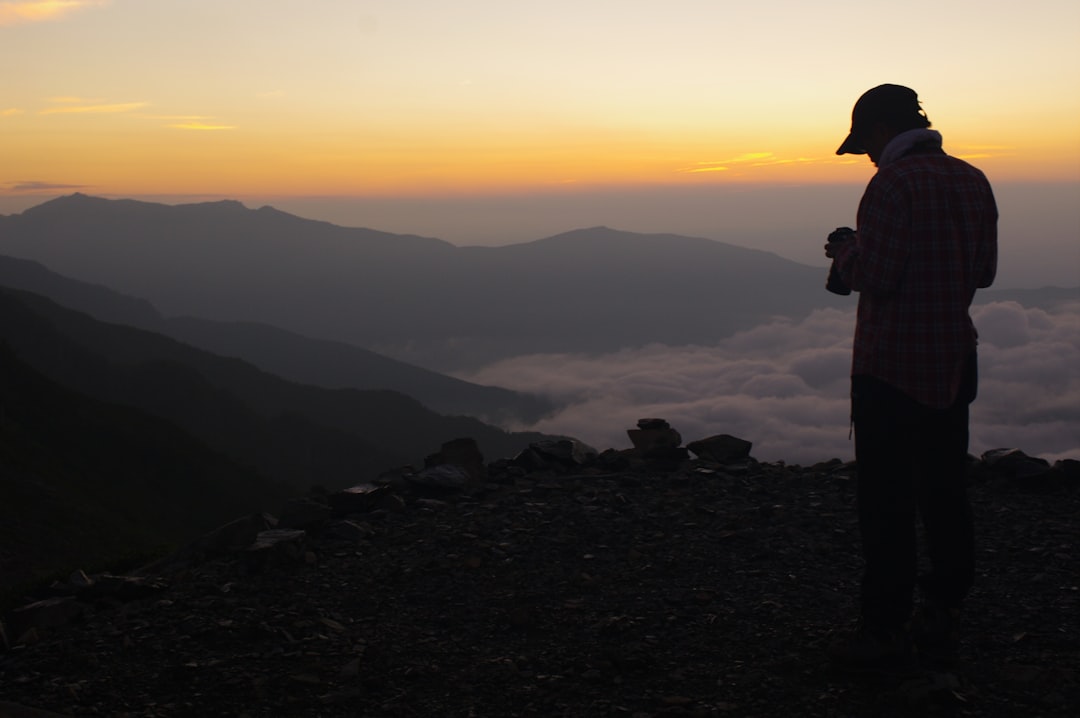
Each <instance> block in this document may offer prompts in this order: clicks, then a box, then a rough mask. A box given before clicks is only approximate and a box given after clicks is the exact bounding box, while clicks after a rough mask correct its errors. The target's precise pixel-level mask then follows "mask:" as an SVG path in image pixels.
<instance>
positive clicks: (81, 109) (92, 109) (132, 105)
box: [38, 102, 149, 115]
mask: <svg viewBox="0 0 1080 718" xmlns="http://www.w3.org/2000/svg"><path fill="white" fill-rule="evenodd" d="M147 104H149V103H146V102H121V103H115V104H108V105H70V106H65V107H50V108H48V109H46V110H41V111H40V112H39V113H38V114H39V115H83V114H87V115H111V114H119V113H124V112H133V111H135V110H139V109H142V108H143V107H146V106H147Z"/></svg>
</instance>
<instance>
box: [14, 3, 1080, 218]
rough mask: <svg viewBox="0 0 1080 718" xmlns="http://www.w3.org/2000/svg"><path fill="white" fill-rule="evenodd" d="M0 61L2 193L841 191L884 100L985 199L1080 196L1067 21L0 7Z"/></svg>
mask: <svg viewBox="0 0 1080 718" xmlns="http://www.w3.org/2000/svg"><path fill="white" fill-rule="evenodd" d="M0 63H2V66H3V67H4V68H5V77H4V86H3V94H2V95H0V137H2V138H3V140H2V145H0V168H2V169H0V172H2V173H3V174H2V176H0V188H2V191H3V192H4V193H5V194H7V195H15V196H23V197H25V196H26V195H34V194H38V195H41V194H48V193H53V194H55V193H56V192H57V191H60V192H64V191H66V190H70V189H79V190H82V191H87V192H88V193H92V194H101V195H106V196H148V195H157V196H183V195H191V196H228V197H232V198H237V199H243V198H245V197H279V198H295V197H326V196H330V197H368V198H370V197H401V196H417V195H421V194H426V195H436V196H466V197H468V196H475V195H479V194H485V193H495V194H500V195H507V194H510V195H513V194H520V193H535V192H540V191H544V190H559V189H566V188H567V187H568V186H572V187H575V188H582V189H589V188H596V187H610V186H618V187H625V186H642V185H680V186H691V187H693V186H702V185H705V186H708V185H714V184H716V183H810V184H814V183H822V182H833V183H851V182H855V183H862V182H865V180H866V178H867V176H868V172H867V163H866V160H865V158H862V157H851V156H843V157H838V156H836V155H835V154H834V151H835V148H836V147H837V146H838V145H839V143H840V141H841V140H842V138H843V135H844V134H845V130H846V129H847V126H848V122H849V117H850V108H851V106H852V104H853V102H854V100H855V99H856V98H857V96H858V95H859V94H860V93H861V92H862V91H864V90H865V89H868V88H869V87H872V86H874V85H876V84H879V83H881V82H897V83H901V84H907V85H910V86H912V87H914V88H916V89H917V91H918V92H919V93H920V97H921V98H922V100H923V102H924V106H925V107H926V109H927V111H928V113H929V115H930V117H931V119H932V120H933V121H934V123H935V126H937V127H939V128H940V129H942V130H943V132H945V133H946V139H947V143H948V146H949V148H950V149H951V150H952V152H953V153H954V154H957V155H958V156H961V157H965V158H970V159H971V160H972V161H973V162H977V163H978V164H979V165H980V166H981V167H983V168H984V169H985V170H986V171H987V172H988V174H990V175H991V177H992V179H994V180H998V181H1032V180H1035V181H1078V180H1080V119H1078V118H1080V90H1077V88H1080V4H1077V3H1076V2H1074V1H1073V0H1030V1H1029V2H1027V3H1024V4H1023V5H1022V6H1020V5H1018V4H1017V3H1016V2H1015V1H1013V0H1010V1H1009V2H1003V1H1001V0H952V1H950V2H944V3H942V2H926V1H924V0H913V1H911V2H908V3H905V4H904V6H903V9H902V10H901V9H899V8H897V7H896V6H895V5H890V4H886V3H865V2H854V1H837V0H832V1H824V2H818V3H806V2H802V1H801V0H760V1H758V2H754V3H723V2H715V1H714V0H664V2H660V1H659V0H648V1H644V0H584V1H583V0H574V1H572V2H571V1H569V0H548V1H547V2H543V3H525V2H507V1H506V0H458V1H457V2H453V3H449V2H437V1H435V0H369V1H363V0H228V2H222V1H221V0H0Z"/></svg>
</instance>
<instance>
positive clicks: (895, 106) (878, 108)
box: [836, 85, 930, 155]
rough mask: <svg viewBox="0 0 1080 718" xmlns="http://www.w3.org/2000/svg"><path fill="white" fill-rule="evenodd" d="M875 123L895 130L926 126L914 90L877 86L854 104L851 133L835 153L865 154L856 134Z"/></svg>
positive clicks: (926, 122) (924, 115) (901, 87)
mask: <svg viewBox="0 0 1080 718" xmlns="http://www.w3.org/2000/svg"><path fill="white" fill-rule="evenodd" d="M878 121H885V122H887V123H889V124H890V125H891V126H893V127H897V128H909V127H929V126H930V120H929V119H928V118H927V117H926V113H924V112H923V110H922V107H921V106H920V105H919V96H918V95H917V94H915V90H912V89H911V88H910V87H904V86H903V85H878V86H877V87H874V88H872V89H870V90H867V91H866V92H864V93H863V94H862V97H860V98H859V100H858V101H857V102H856V103H855V107H854V108H853V109H852V110H851V131H850V132H849V133H848V136H847V137H846V138H845V139H844V142H843V144H841V145H840V148H839V149H838V150H836V154H838V155H865V154H866V148H865V147H863V146H862V140H860V139H859V133H860V132H863V131H865V130H867V129H869V128H870V126H871V125H873V123H875V122H878Z"/></svg>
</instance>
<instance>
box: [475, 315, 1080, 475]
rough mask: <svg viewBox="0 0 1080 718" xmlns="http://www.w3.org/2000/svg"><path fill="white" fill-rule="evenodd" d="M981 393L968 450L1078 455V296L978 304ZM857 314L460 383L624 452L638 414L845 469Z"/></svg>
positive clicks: (687, 434)
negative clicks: (1042, 303)
mask: <svg viewBox="0 0 1080 718" xmlns="http://www.w3.org/2000/svg"><path fill="white" fill-rule="evenodd" d="M972 318H973V320H974V321H975V325H976V327H978V330H979V374H980V379H979V395H978V397H977V398H976V400H975V402H974V403H973V404H972V408H971V443H970V447H969V449H970V452H971V453H972V454H974V455H976V456H981V455H982V454H983V453H984V452H986V451H989V450H991V449H999V448H1019V449H1021V450H1022V451H1024V452H1025V453H1026V454H1028V455H1029V456H1037V457H1041V458H1044V459H1046V460H1048V461H1051V462H1053V461H1056V460H1058V459H1065V458H1071V459H1080V431H1078V430H1077V428H1078V427H1080V371H1078V370H1077V367H1080V296H1078V297H1077V301H1076V302H1075V303H1073V304H1072V305H1065V306H1064V307H1062V308H1060V309H1059V310H1057V311H1055V312H1046V311H1044V310H1041V309H1033V308H1027V307H1023V306H1021V305H1019V304H1017V303H1016V302H994V303H990V304H984V305H977V306H975V307H973V308H972ZM854 321H855V313H854V310H853V309H852V310H846V311H841V310H836V309H826V310H819V311H815V312H814V313H813V314H811V315H810V316H809V317H807V318H806V319H805V320H803V321H800V322H793V321H789V320H778V321H776V322H773V323H769V324H763V325H761V326H758V327H755V328H753V329H751V330H749V331H746V332H741V333H739V334H736V335H734V336H732V337H730V338H729V339H726V340H723V341H721V342H719V343H717V344H715V345H712V346H698V347H669V346H664V345H659V344H657V345H653V346H648V347H643V348H638V349H626V350H623V351H620V352H615V353H612V354H606V355H602V356H584V355H551V354H545V355H533V356H522V357H515V358H512V359H508V360H505V361H502V362H498V363H496V364H492V365H490V366H487V367H483V368H481V369H479V370H476V371H472V372H462V373H459V374H458V375H459V376H460V377H461V378H464V379H468V380H470V381H475V382H478V383H482V384H495V385H498V386H505V387H508V388H511V389H518V390H522V391H538V392H541V393H544V394H547V395H549V396H552V397H555V398H557V399H560V400H562V401H566V402H570V404H569V406H568V407H566V408H565V409H563V410H561V411H560V412H558V413H557V414H555V415H553V416H551V417H548V418H546V419H544V420H543V421H541V422H539V423H537V424H533V425H530V426H520V427H515V428H522V429H524V428H532V429H536V430H539V431H546V432H551V433H561V434H564V435H569V436H573V437H575V438H578V439H580V440H581V441H584V442H585V443H586V444H589V445H590V446H592V447H593V448H595V449H597V450H599V451H603V450H605V449H610V448H613V449H628V448H630V447H631V443H630V440H629V438H628V437H627V434H626V430H627V429H633V428H635V426H636V425H637V421H638V420H639V419H643V418H646V417H659V418H663V419H666V420H667V421H668V422H669V423H670V424H671V426H672V427H673V428H675V430H676V431H678V432H679V433H680V435H681V436H682V439H683V444H684V445H685V444H688V443H689V442H691V441H695V440H697V439H704V438H706V437H709V436H713V435H716V434H731V435H733V436H737V437H739V438H742V439H745V440H747V441H750V442H752V443H753V449H752V450H751V455H752V456H753V457H754V458H756V459H758V460H759V461H770V462H775V461H786V462H787V463H790V464H801V465H812V464H815V463H817V462H820V461H827V460H829V459H832V458H840V459H843V460H845V461H850V460H852V459H853V458H854V451H855V446H854V443H853V442H852V441H851V439H850V438H849V434H848V429H849V425H848V417H849V412H850V402H849V400H848V396H849V387H850V379H849V373H850V372H849V369H850V367H851V330H852V325H853V323H854Z"/></svg>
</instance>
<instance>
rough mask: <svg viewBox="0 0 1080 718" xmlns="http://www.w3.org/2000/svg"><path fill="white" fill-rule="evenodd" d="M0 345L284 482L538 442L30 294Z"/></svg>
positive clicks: (5, 323) (4, 293) (6, 301)
mask: <svg viewBox="0 0 1080 718" xmlns="http://www.w3.org/2000/svg"><path fill="white" fill-rule="evenodd" d="M0 338H3V339H6V340H7V341H8V342H9V343H10V344H11V346H12V348H13V349H14V350H15V351H16V352H17V353H18V354H19V355H20V356H21V357H22V358H23V360H24V361H26V362H28V363H30V364H32V365H33V366H35V367H36V368H37V369H38V370H40V371H42V372H43V373H45V374H46V375H47V376H49V377H51V378H52V379H53V380H55V381H57V382H59V383H61V384H64V385H65V386H69V387H72V388H74V389H76V390H78V391H81V392H84V393H86V394H87V395H90V396H94V397H96V398H99V399H102V400H105V401H110V402H116V403H122V404H126V405H129V406H133V407H137V408H140V409H142V410H144V411H147V412H149V413H152V414H155V415H157V416H161V417H163V418H167V419H169V420H170V421H173V422H175V423H176V424H177V425H179V426H181V427H182V428H184V429H185V430H187V431H188V432H190V433H191V434H192V435H193V436H195V437H197V438H198V439H200V440H201V441H204V442H205V443H207V445H209V446H211V447H214V448H215V449H217V450H219V451H222V452H223V453H226V454H228V455H230V456H232V457H234V458H235V459H236V460H237V461H240V462H242V463H244V464H246V465H250V466H253V467H255V468H256V469H258V470H259V471H260V473H263V474H264V475H266V476H268V477H271V478H275V479H278V480H282V481H286V482H290V483H293V482H296V483H319V484H323V485H326V486H330V487H342V486H348V485H351V484H354V483H358V482H362V481H365V480H369V479H370V478H371V477H372V476H374V475H377V474H378V473H381V472H382V471H385V470H386V469H388V468H390V467H393V466H397V465H401V464H416V463H420V462H422V460H423V458H424V457H425V456H426V455H427V454H428V453H430V452H431V451H433V450H435V449H437V448H438V447H439V446H440V445H441V444H442V443H443V442H445V441H448V440H450V439H453V438H456V437H459V436H471V437H474V438H475V439H476V440H477V442H478V444H479V445H480V447H481V450H482V451H483V452H484V454H485V456H487V457H489V458H499V457H502V456H510V455H513V454H516V453H517V452H518V451H520V450H521V449H523V448H525V447H527V446H528V444H529V443H530V442H531V441H535V440H537V439H538V438H540V436H539V435H537V434H511V433H507V432H504V431H502V430H500V429H497V428H494V427H491V426H488V425H485V424H483V423H481V422H479V421H477V420H475V419H470V418H467V417H445V416H440V415H438V414H435V413H433V412H431V411H430V410H428V409H425V408H424V407H423V406H421V405H420V404H419V403H418V402H416V401H415V400H413V399H410V398H409V397H406V396H404V395H401V394H397V393H395V392H389V391H357V390H345V389H342V390H329V389H321V388H317V387H312V386H303V385H299V384H293V383H291V382H288V381H285V380H283V379H280V378H278V377H275V376H273V375H271V374H267V373H265V372H263V371H260V370H258V369H257V368H255V367H254V366H252V365H251V364H248V363H247V362H243V361H240V360H237V359H225V358H222V357H219V356H216V355H213V354H210V353H209V352H205V351H202V350H199V349H195V348H194V347H191V346H188V345H185V344H182V343H180V342H177V341H175V340H173V339H169V338H168V337H164V336H161V335H158V334H154V333H152V332H147V331H143V330H139V329H133V328H131V327H125V326H121V325H116V324H107V323H104V322H99V321H96V320H94V319H92V318H91V317H89V316H87V315H85V314H81V313H79V312H74V311H72V310H69V309H65V308H63V307H60V306H58V305H56V304H54V303H53V302H50V301H49V300H47V299H44V298H42V297H38V296H36V295H32V294H27V293H23V292H14V291H10V290H0Z"/></svg>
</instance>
